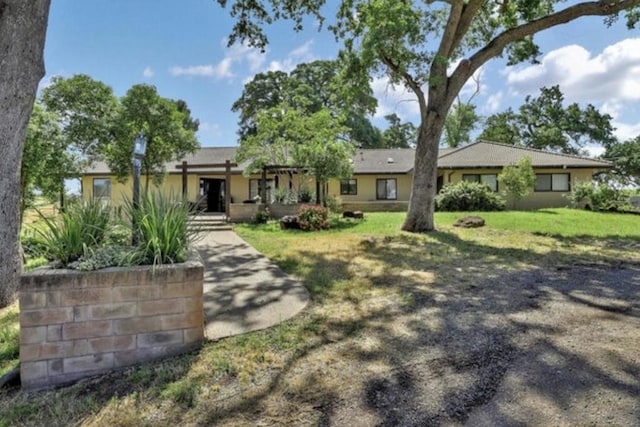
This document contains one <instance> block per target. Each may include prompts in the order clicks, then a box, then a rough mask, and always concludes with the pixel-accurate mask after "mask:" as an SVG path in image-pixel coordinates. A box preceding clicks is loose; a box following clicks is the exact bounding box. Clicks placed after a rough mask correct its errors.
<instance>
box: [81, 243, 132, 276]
mask: <svg viewBox="0 0 640 427" xmlns="http://www.w3.org/2000/svg"><path fill="white" fill-rule="evenodd" d="M139 263H140V257H139V255H138V253H136V251H133V250H132V248H131V247H129V246H125V245H115V244H107V245H101V246H97V247H87V248H86V250H85V253H84V254H83V255H82V256H81V257H80V258H78V260H77V261H74V262H72V263H71V264H69V268H73V269H75V270H81V271H94V270H100V269H101V268H107V267H124V266H131V265H137V264H139Z"/></svg>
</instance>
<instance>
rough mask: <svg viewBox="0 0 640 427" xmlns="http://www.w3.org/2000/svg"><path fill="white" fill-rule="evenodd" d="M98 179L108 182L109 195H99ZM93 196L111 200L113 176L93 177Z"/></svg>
mask: <svg viewBox="0 0 640 427" xmlns="http://www.w3.org/2000/svg"><path fill="white" fill-rule="evenodd" d="M97 181H104V182H106V183H107V184H108V185H107V187H108V190H109V191H108V195H106V196H102V195H101V196H98V195H97V193H98V192H96V182H97ZM91 196H92V197H93V198H94V199H100V200H111V178H93V180H92V181H91Z"/></svg>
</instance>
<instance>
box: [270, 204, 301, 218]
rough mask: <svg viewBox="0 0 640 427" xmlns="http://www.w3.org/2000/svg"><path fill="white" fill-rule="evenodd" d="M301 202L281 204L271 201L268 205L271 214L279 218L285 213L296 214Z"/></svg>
mask: <svg viewBox="0 0 640 427" xmlns="http://www.w3.org/2000/svg"><path fill="white" fill-rule="evenodd" d="M300 206H303V204H302V203H296V204H292V205H283V204H281V203H272V204H270V205H269V210H270V211H271V216H272V217H273V218H275V219H280V218H282V217H283V216H286V215H296V214H297V213H298V211H299V210H300Z"/></svg>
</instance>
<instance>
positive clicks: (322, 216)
mask: <svg viewBox="0 0 640 427" xmlns="http://www.w3.org/2000/svg"><path fill="white" fill-rule="evenodd" d="M298 226H299V227H300V229H301V230H305V231H316V230H325V229H327V228H329V221H328V211H327V209H326V208H323V207H322V206H309V205H304V206H301V207H300V210H299V211H298Z"/></svg>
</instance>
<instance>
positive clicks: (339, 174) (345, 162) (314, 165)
mask: <svg viewBox="0 0 640 427" xmlns="http://www.w3.org/2000/svg"><path fill="white" fill-rule="evenodd" d="M256 124H257V130H256V133H255V134H254V135H250V136H248V137H247V138H246V139H244V140H243V141H241V142H240V147H239V148H238V151H237V152H236V161H237V162H244V161H249V165H248V166H247V167H246V168H245V173H253V172H257V171H260V170H261V169H262V168H263V167H265V166H267V165H274V164H277V165H290V166H292V167H299V168H301V169H303V170H305V171H306V172H307V173H308V174H309V175H311V176H313V177H314V178H315V179H316V180H317V181H318V182H321V183H324V182H327V181H328V180H329V179H330V178H343V177H348V176H350V175H351V173H352V166H351V163H350V160H351V156H352V155H353V153H354V152H355V149H354V146H353V144H351V143H350V142H348V141H344V140H342V139H341V138H340V136H341V135H342V134H343V133H344V132H345V130H346V129H345V127H343V126H342V125H340V123H339V121H338V120H336V119H335V118H334V117H333V116H332V114H331V112H330V111H329V110H327V109H322V110H320V111H317V112H315V113H313V114H307V113H305V112H304V111H302V110H298V109H294V108H292V107H290V106H288V105H285V104H282V105H280V106H278V107H274V108H269V109H268V110H265V111H261V112H260V113H258V115H257V121H256Z"/></svg>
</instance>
